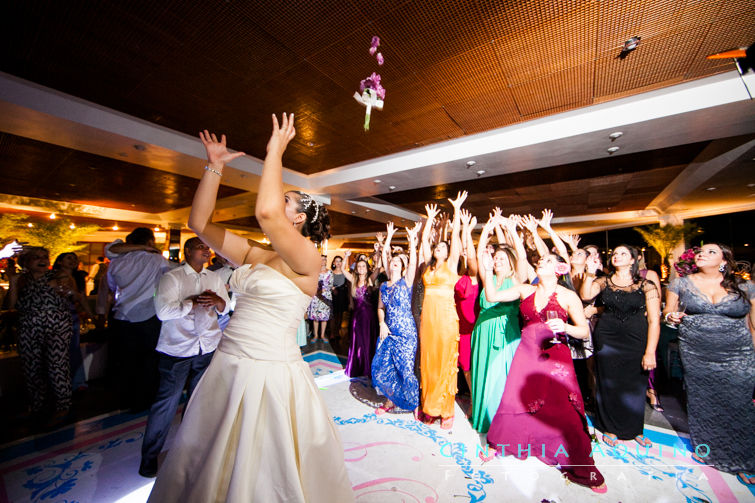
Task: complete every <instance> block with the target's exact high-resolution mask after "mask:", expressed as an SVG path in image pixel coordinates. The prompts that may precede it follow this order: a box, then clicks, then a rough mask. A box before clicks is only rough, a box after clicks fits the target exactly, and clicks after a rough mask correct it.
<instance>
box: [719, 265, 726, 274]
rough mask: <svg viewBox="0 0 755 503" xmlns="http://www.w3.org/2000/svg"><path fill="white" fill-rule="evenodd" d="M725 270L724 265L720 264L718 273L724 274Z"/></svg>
mask: <svg viewBox="0 0 755 503" xmlns="http://www.w3.org/2000/svg"><path fill="white" fill-rule="evenodd" d="M725 270H726V264H721V265H720V266H718V272H724V271H725Z"/></svg>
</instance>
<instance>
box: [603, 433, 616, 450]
mask: <svg viewBox="0 0 755 503" xmlns="http://www.w3.org/2000/svg"><path fill="white" fill-rule="evenodd" d="M603 443H604V444H606V445H607V446H609V447H616V446H617V445H618V444H619V437H617V436H616V435H614V434H613V433H603Z"/></svg>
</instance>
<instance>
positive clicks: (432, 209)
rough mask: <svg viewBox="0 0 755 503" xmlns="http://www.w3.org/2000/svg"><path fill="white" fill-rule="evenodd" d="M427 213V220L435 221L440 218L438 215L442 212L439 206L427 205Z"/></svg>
mask: <svg viewBox="0 0 755 503" xmlns="http://www.w3.org/2000/svg"><path fill="white" fill-rule="evenodd" d="M425 213H427V219H428V220H432V219H434V218H435V217H437V216H438V213H440V211H439V210H438V205H437V204H426V205H425Z"/></svg>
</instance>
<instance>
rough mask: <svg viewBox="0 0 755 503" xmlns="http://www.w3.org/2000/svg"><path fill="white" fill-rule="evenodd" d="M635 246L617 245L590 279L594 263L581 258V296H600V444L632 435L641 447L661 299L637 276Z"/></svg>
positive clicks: (596, 338) (597, 374)
mask: <svg viewBox="0 0 755 503" xmlns="http://www.w3.org/2000/svg"><path fill="white" fill-rule="evenodd" d="M637 257H638V254H637V250H636V249H635V248H634V247H632V246H627V245H619V246H617V247H616V248H614V250H613V254H612V255H611V269H610V271H609V274H608V275H606V276H604V277H602V278H598V279H595V273H596V271H597V268H598V262H597V260H595V259H592V258H591V259H590V260H589V261H588V262H587V273H586V274H585V279H584V281H583V282H582V289H581V294H582V299H583V300H591V299H594V298H596V297H597V296H598V295H600V297H601V300H602V301H603V304H604V305H605V311H604V312H603V314H602V315H601V316H600V319H599V320H598V323H597V325H596V326H595V332H593V344H594V347H595V354H594V357H595V377H596V384H597V386H596V395H595V402H596V412H597V414H596V417H595V419H596V421H595V427H596V428H598V429H599V430H600V431H602V432H603V437H602V438H603V442H605V443H606V444H608V445H610V446H611V447H613V446H615V445H616V444H617V443H618V439H622V440H630V439H634V440H635V441H636V442H637V443H638V444H640V445H641V446H642V447H651V446H652V445H653V443H652V442H651V441H650V439H649V438H647V437H646V436H645V435H644V433H643V432H644V429H645V389H646V388H647V384H648V375H647V371H649V370H652V369H654V368H655V365H656V362H655V350H656V347H657V345H658V337H659V336H660V333H661V325H660V313H661V300H660V294H659V292H658V289H657V288H656V287H655V285H654V284H653V283H652V282H650V281H647V280H644V279H642V278H641V277H640V275H639V272H638V264H637Z"/></svg>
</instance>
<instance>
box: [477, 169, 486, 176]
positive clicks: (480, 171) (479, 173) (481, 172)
mask: <svg viewBox="0 0 755 503" xmlns="http://www.w3.org/2000/svg"><path fill="white" fill-rule="evenodd" d="M484 174H485V170H484V169H478V170H477V176H482V175H484Z"/></svg>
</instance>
